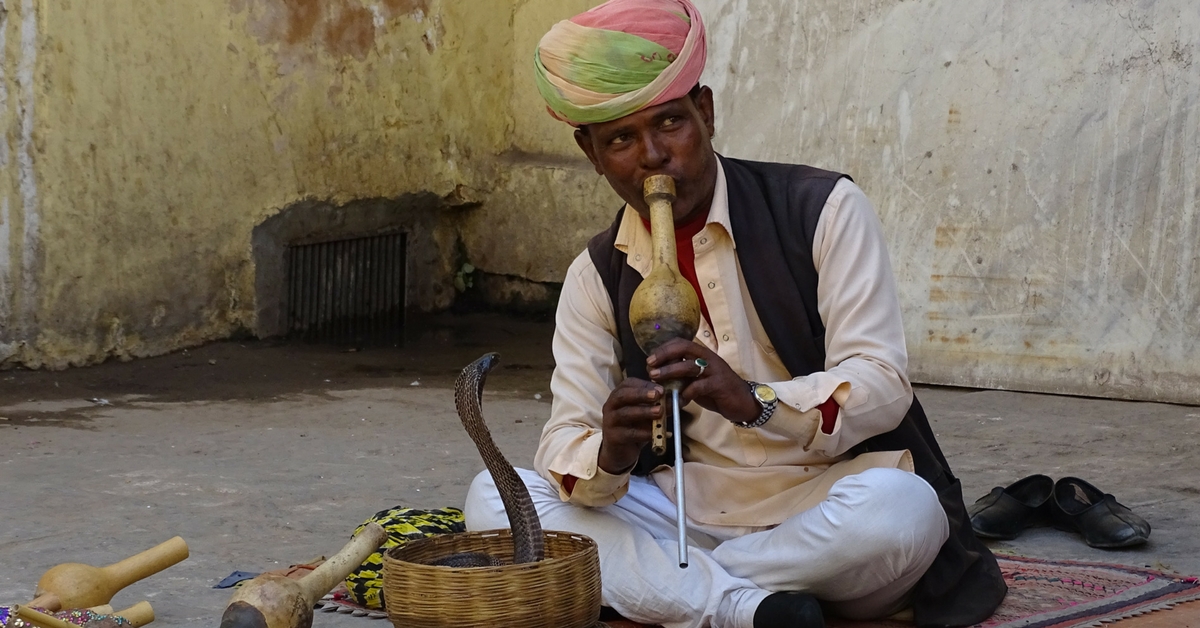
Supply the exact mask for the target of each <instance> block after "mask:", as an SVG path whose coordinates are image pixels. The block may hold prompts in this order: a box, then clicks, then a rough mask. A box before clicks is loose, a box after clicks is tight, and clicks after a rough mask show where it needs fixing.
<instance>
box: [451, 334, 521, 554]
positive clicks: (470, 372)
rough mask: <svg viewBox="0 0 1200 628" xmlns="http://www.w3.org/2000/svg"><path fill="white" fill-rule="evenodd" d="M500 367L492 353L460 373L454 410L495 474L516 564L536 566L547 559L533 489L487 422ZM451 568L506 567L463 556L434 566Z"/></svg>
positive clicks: (498, 361)
mask: <svg viewBox="0 0 1200 628" xmlns="http://www.w3.org/2000/svg"><path fill="white" fill-rule="evenodd" d="M499 363H500V354H498V353H488V354H486V355H484V356H482V357H480V358H479V359H478V360H475V361H474V362H472V363H471V364H469V365H467V367H466V368H464V369H463V370H462V373H459V375H458V380H457V381H455V382H454V407H455V409H457V410H458V418H459V419H461V420H462V424H463V427H464V428H466V430H467V435H469V436H470V437H471V440H472V441H474V443H475V447H476V448H477V449H478V450H479V455H480V457H482V458H483V464H484V465H485V466H487V470H488V472H490V473H491V474H492V480H493V481H494V482H495V483H496V490H497V492H499V493H500V500H501V501H502V502H503V503H504V510H505V511H506V512H507V514H508V525H509V527H510V528H512V537H513V563H514V564H519V563H532V562H536V561H539V560H542V558H544V557H545V546H544V540H543V537H542V524H541V521H540V520H539V519H538V514H537V510H535V509H534V507H533V499H531V498H530V497H529V489H528V488H526V487H525V483H524V482H522V481H521V476H519V475H517V472H516V470H515V469H513V466H512V465H511V464H509V463H508V459H506V458H505V457H504V454H503V453H501V452H500V448H499V447H497V446H496V442H495V441H493V440H492V433H491V431H490V430H488V427H487V424H486V423H484V421H483V407H482V406H483V384H484V382H485V380H487V375H488V372H489V371H491V370H492V368H493V367H495V366H496V365H497V364H499ZM434 564H436V565H444V566H447V567H486V566H496V565H501V564H503V563H502V561H500V560H499V559H497V558H496V557H494V556H490V555H488V554H481V553H462V554H454V555H451V556H447V557H446V558H442V559H439V560H437V561H435V562H434Z"/></svg>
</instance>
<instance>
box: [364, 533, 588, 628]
mask: <svg viewBox="0 0 1200 628" xmlns="http://www.w3.org/2000/svg"><path fill="white" fill-rule="evenodd" d="M543 535H544V537H545V545H546V558H545V559H544V560H541V561H538V562H534V563H524V564H520V565H512V564H505V565H503V566H500V567H465V568H459V567H441V566H434V565H429V564H425V563H428V562H431V561H435V560H438V559H441V558H445V557H446V556H449V555H451V554H457V553H459V552H483V553H485V554H490V555H492V556H494V557H496V558H498V559H500V560H501V561H504V562H506V563H508V562H511V561H512V558H513V541H512V533H511V532H510V531H509V530H488V531H484V532H468V533H465V534H446V535H441V536H433V537H429V538H426V539H420V540H417V541H413V542H410V543H407V544H405V545H401V546H399V547H395V548H392V549H391V550H389V551H388V553H387V554H385V555H384V558H383V594H384V604H385V606H386V607H387V614H388V619H390V620H391V622H392V624H393V625H394V626H395V627H396V628H466V627H469V626H479V627H481V628H482V627H487V628H497V627H500V626H520V627H521V628H592V626H595V625H596V622H597V620H598V619H599V618H600V557H599V554H598V552H597V551H596V542H595V541H593V540H592V539H590V538H588V537H586V536H583V535H581V534H571V533H569V532H553V531H543Z"/></svg>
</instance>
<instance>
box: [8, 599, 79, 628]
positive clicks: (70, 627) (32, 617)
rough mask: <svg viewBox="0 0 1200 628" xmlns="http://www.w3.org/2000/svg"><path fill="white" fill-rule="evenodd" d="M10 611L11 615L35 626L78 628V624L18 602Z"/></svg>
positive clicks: (36, 627) (40, 627) (42, 627)
mask: <svg viewBox="0 0 1200 628" xmlns="http://www.w3.org/2000/svg"><path fill="white" fill-rule="evenodd" d="M12 612H13V615H16V616H17V617H19V618H21V620H22V621H24V622H25V623H27V624H32V625H33V626H34V627H35V628H79V626H76V625H75V624H72V623H68V622H65V621H63V620H61V619H59V618H57V617H55V616H54V615H47V614H45V613H43V612H40V611H35V610H33V609H32V608H29V607H27V606H21V605H20V604H17V605H15V606H13V607H12Z"/></svg>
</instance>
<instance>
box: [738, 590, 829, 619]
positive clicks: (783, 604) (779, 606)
mask: <svg viewBox="0 0 1200 628" xmlns="http://www.w3.org/2000/svg"><path fill="white" fill-rule="evenodd" d="M754 628H825V617H824V616H823V615H822V614H821V604H820V603H818V602H817V598H815V597H813V596H811V595H809V594H807V593H799V592H797V591H779V592H777V593H772V594H771V595H768V596H767V597H766V598H765V599H763V601H762V602H760V603H759V605H758V610H756V611H754Z"/></svg>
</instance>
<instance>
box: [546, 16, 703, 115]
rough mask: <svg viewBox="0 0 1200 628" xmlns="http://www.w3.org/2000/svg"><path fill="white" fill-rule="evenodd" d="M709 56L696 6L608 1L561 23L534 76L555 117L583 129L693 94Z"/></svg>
mask: <svg viewBox="0 0 1200 628" xmlns="http://www.w3.org/2000/svg"><path fill="white" fill-rule="evenodd" d="M706 54H707V48H706V46H705V40H704V22H703V21H702V20H701V19H700V12H699V11H698V10H697V9H696V7H695V6H693V5H692V3H691V2H689V0H609V1H608V2H605V3H604V4H601V5H600V6H598V7H596V8H594V9H592V10H590V11H587V12H584V13H580V14H579V15H576V16H575V17H573V18H571V19H569V20H563V21H561V22H559V23H558V24H555V25H554V27H553V28H551V29H550V32H548V33H546V35H545V36H544V37H542V41H541V42H540V43H539V44H538V47H537V51H536V52H535V53H534V71H535V73H536V78H537V86H538V91H539V92H541V94H542V98H544V99H545V100H546V104H547V106H548V108H549V110H550V114H551V115H553V116H554V117H556V118H558V119H560V120H563V121H565V122H568V123H570V124H573V125H576V126H578V125H583V124H593V123H597V122H608V121H610V120H616V119H617V118H622V117H625V116H627V115H629V114H631V113H634V112H637V111H640V110H642V109H645V108H647V107H653V106H655V105H660V104H662V103H665V102H667V101H670V100H674V99H676V98H679V97H681V96H684V95H686V94H687V93H688V91H690V90H691V89H692V87H693V86H695V85H696V83H697V82H698V81H699V80H700V73H701V72H703V71H704V61H705V57H706Z"/></svg>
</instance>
